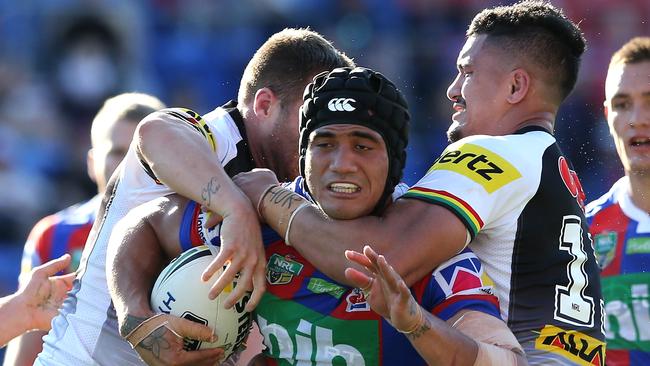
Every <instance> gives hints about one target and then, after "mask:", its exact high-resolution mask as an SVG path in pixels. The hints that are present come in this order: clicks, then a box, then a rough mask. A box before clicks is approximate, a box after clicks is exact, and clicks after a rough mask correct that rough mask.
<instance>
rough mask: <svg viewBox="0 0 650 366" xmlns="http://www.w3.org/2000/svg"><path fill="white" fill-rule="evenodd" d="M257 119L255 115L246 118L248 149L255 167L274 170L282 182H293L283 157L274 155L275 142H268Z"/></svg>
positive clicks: (250, 114) (251, 114)
mask: <svg viewBox="0 0 650 366" xmlns="http://www.w3.org/2000/svg"><path fill="white" fill-rule="evenodd" d="M249 111H250V110H249ZM255 118H256V117H255V116H254V114H253V113H249V115H245V116H244V126H245V128H246V137H247V138H248V149H249V151H250V152H251V156H252V158H253V162H254V163H255V167H256V168H266V169H270V170H272V171H273V172H274V173H275V175H276V176H277V177H278V179H279V180H280V182H284V181H291V180H293V178H294V177H292V176H291V174H289V172H288V171H287V169H286V167H285V166H283V164H282V161H281V157H278V156H276V155H275V154H274V153H273V151H274V146H273V144H274V143H275V142H273V141H268V139H269V137H268V134H265V132H264V131H263V130H262V128H261V126H260V125H259V121H258V120H257V119H255ZM276 150H277V148H276Z"/></svg>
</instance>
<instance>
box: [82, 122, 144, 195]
mask: <svg viewBox="0 0 650 366" xmlns="http://www.w3.org/2000/svg"><path fill="white" fill-rule="evenodd" d="M136 126H137V121H129V120H125V119H122V120H119V121H117V122H115V123H114V124H113V125H112V126H111V127H110V128H108V129H107V131H106V134H105V135H104V136H101V137H100V138H99V139H97V141H96V143H95V146H93V149H92V155H93V171H94V173H95V180H96V183H97V189H98V190H99V192H104V189H105V188H106V184H107V182H108V180H109V179H110V177H111V174H113V172H114V171H115V168H117V166H118V165H119V164H120V162H121V161H122V159H123V158H124V155H126V152H127V151H128V150H129V145H130V144H131V140H132V139H133V133H134V131H135V128H136Z"/></svg>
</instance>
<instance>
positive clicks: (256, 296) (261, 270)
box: [246, 256, 266, 312]
mask: <svg viewBox="0 0 650 366" xmlns="http://www.w3.org/2000/svg"><path fill="white" fill-rule="evenodd" d="M265 291H266V257H265V256H262V257H261V258H260V261H258V263H257V266H256V267H255V272H254V273H253V293H252V294H251V298H250V299H249V300H248V304H246V311H248V312H251V311H253V310H255V308H256V307H257V305H258V304H259V303H260V301H261V300H262V296H263V295H264V292H265Z"/></svg>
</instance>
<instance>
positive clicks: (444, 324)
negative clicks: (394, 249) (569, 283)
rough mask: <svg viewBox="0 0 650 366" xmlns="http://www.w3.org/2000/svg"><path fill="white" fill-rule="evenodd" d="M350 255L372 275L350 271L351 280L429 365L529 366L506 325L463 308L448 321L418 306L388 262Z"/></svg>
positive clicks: (372, 254) (368, 252) (366, 250)
mask: <svg viewBox="0 0 650 366" xmlns="http://www.w3.org/2000/svg"><path fill="white" fill-rule="evenodd" d="M350 254H351V253H350V252H348V253H347V256H348V258H350V259H351V260H352V261H356V262H357V264H360V265H362V266H364V267H365V268H366V269H368V271H369V272H370V273H372V275H371V276H368V275H366V274H365V273H363V272H359V271H357V270H355V269H351V268H350V269H348V270H347V271H346V275H347V276H348V278H349V279H350V280H351V281H352V282H353V283H354V285H355V286H357V287H360V288H363V289H364V291H365V292H366V297H367V298H368V301H369V303H370V306H371V307H372V309H373V310H375V311H376V312H378V313H379V314H381V315H382V316H383V317H384V318H386V319H387V320H388V321H389V322H390V323H391V324H392V325H393V327H395V329H397V331H399V332H401V333H404V334H405V335H406V337H407V338H408V339H409V341H410V342H411V344H412V345H413V347H414V348H415V349H416V350H417V351H418V353H420V355H421V356H422V358H424V359H425V361H427V363H428V364H429V365H452V364H453V365H512V366H519V365H527V361H526V358H525V356H524V353H523V350H522V349H521V346H520V345H519V342H517V339H516V338H515V336H514V334H512V332H511V331H510V329H508V327H507V326H506V324H505V322H503V321H502V320H501V319H499V318H497V317H495V316H492V315H490V314H487V313H484V312H481V311H477V310H472V309H470V308H463V309H461V310H460V311H458V313H457V314H455V315H454V316H452V317H451V318H450V319H448V320H447V321H443V320H442V319H440V318H438V317H436V316H435V315H433V314H432V313H430V312H429V311H427V310H426V309H424V308H423V307H422V306H420V304H418V303H417V302H416V300H415V298H413V296H412V295H411V291H410V290H409V288H408V287H407V286H406V284H405V283H404V281H403V280H402V279H401V278H400V277H399V275H398V274H397V272H395V270H394V269H393V268H392V267H391V266H390V265H389V264H388V262H386V258H384V257H383V256H379V255H377V253H375V252H374V251H373V250H372V249H370V248H369V247H366V248H364V252H363V254H361V253H356V254H357V255H355V256H352V255H350ZM494 311H496V312H498V309H494Z"/></svg>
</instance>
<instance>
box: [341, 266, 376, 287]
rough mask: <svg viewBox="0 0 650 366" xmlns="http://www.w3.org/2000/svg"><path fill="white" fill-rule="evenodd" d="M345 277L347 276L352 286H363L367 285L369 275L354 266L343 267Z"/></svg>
mask: <svg viewBox="0 0 650 366" xmlns="http://www.w3.org/2000/svg"><path fill="white" fill-rule="evenodd" d="M345 278H347V279H348V280H349V281H350V282H352V284H353V285H354V287H358V288H364V287H366V286H367V285H368V282H369V281H370V276H368V275H367V274H365V273H363V272H361V271H359V270H357V269H355V268H346V269H345Z"/></svg>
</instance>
